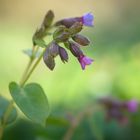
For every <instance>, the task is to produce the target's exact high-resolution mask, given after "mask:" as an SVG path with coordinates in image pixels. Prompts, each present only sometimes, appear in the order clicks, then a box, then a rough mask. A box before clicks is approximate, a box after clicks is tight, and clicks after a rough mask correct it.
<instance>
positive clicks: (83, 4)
mask: <svg viewBox="0 0 140 140" xmlns="http://www.w3.org/2000/svg"><path fill="white" fill-rule="evenodd" d="M139 7H140V1H138V0H133V1H130V0H123V1H121V0H117V1H116V0H102V1H99V0H86V1H85V0H69V1H68V0H24V1H21V0H12V1H9V0H0V93H1V94H2V95H4V96H6V97H7V98H9V99H10V98H11V97H10V96H9V91H8V84H9V82H11V81H19V80H20V77H21V75H22V73H23V71H24V68H25V66H26V64H27V62H28V57H27V56H26V55H24V54H23V53H22V50H24V49H26V48H30V47H32V41H31V38H32V35H33V33H34V31H35V30H36V28H37V27H38V26H39V25H40V23H41V22H42V19H43V16H44V15H45V13H46V12H47V11H48V10H49V9H52V10H53V11H54V13H55V16H56V20H57V19H60V18H64V17H73V16H80V15H82V14H83V13H86V12H93V14H94V16H95V26H94V28H87V27H85V30H84V31H83V32H82V34H84V35H87V36H88V37H89V38H90V40H91V45H90V46H89V47H88V48H83V50H84V51H85V52H86V53H87V54H88V56H90V57H92V58H93V59H94V60H95V61H94V63H93V64H92V65H91V66H89V67H87V69H86V70H85V71H82V70H81V68H80V65H79V63H78V62H77V60H76V59H75V58H73V57H72V55H70V54H69V55H70V59H69V62H68V63H67V64H62V63H61V61H60V59H59V58H57V60H56V61H57V62H56V64H57V65H56V68H55V70H54V71H53V72H52V71H50V70H48V69H47V68H46V66H45V64H44V63H41V64H40V65H39V66H38V68H37V69H36V70H35V72H34V73H33V75H32V77H31V78H30V80H29V82H31V81H36V82H38V83H40V84H41V85H42V87H43V89H44V90H45V92H46V94H47V96H48V99H49V102H50V106H51V108H52V110H55V109H56V106H59V105H60V108H61V110H63V109H62V108H64V106H65V107H67V109H69V110H70V111H72V110H78V109H79V108H81V109H82V108H83V107H85V106H86V105H87V104H88V103H89V102H92V100H94V99H95V98H98V97H102V96H108V95H113V96H117V97H120V98H121V99H127V100H128V99H131V98H136V99H138V100H139V97H140V27H139V25H140V18H139V13H140V9H139ZM62 106H63V107H62ZM60 108H58V110H59V109H60ZM67 111H68V110H67ZM52 112H53V111H52ZM54 112H55V111H54ZM28 139H30V138H28ZM90 139H91V140H92V138H89V140H90ZM31 140H32V138H31ZM37 140H38V139H37ZM39 140H41V139H39ZM85 140H86V139H85Z"/></svg>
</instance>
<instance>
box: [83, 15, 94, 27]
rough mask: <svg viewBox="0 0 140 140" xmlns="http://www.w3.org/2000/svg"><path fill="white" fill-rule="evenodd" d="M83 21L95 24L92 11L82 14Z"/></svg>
mask: <svg viewBox="0 0 140 140" xmlns="http://www.w3.org/2000/svg"><path fill="white" fill-rule="evenodd" d="M82 23H83V25H85V26H93V25H94V16H93V14H92V13H86V14H84V15H83V16H82Z"/></svg>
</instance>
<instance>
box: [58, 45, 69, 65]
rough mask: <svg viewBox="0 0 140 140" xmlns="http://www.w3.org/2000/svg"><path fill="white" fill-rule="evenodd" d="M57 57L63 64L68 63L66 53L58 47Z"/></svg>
mask: <svg viewBox="0 0 140 140" xmlns="http://www.w3.org/2000/svg"><path fill="white" fill-rule="evenodd" d="M59 55H60V58H61V60H62V61H63V62H64V63H65V62H68V53H67V52H66V50H65V49H64V48H62V47H59Z"/></svg>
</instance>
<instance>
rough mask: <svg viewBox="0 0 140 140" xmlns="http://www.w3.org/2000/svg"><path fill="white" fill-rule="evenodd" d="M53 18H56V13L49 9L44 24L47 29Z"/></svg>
mask: <svg viewBox="0 0 140 140" xmlns="http://www.w3.org/2000/svg"><path fill="white" fill-rule="evenodd" d="M53 19H54V13H53V11H51V10H49V11H48V12H47V14H46V15H45V17H44V20H43V23H42V26H44V27H45V29H47V28H48V27H50V25H51V24H52V22H53Z"/></svg>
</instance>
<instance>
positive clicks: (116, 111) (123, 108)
mask: <svg viewBox="0 0 140 140" xmlns="http://www.w3.org/2000/svg"><path fill="white" fill-rule="evenodd" d="M99 102H100V103H101V104H102V105H103V106H104V107H105V111H106V119H107V120H108V121H110V120H112V119H115V120H116V121H118V122H119V123H120V124H127V122H128V115H126V113H132V112H137V111H138V105H139V103H138V101H136V100H133V99H132V100H130V101H127V102H126V101H121V100H119V99H112V98H109V97H108V98H101V99H99Z"/></svg>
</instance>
